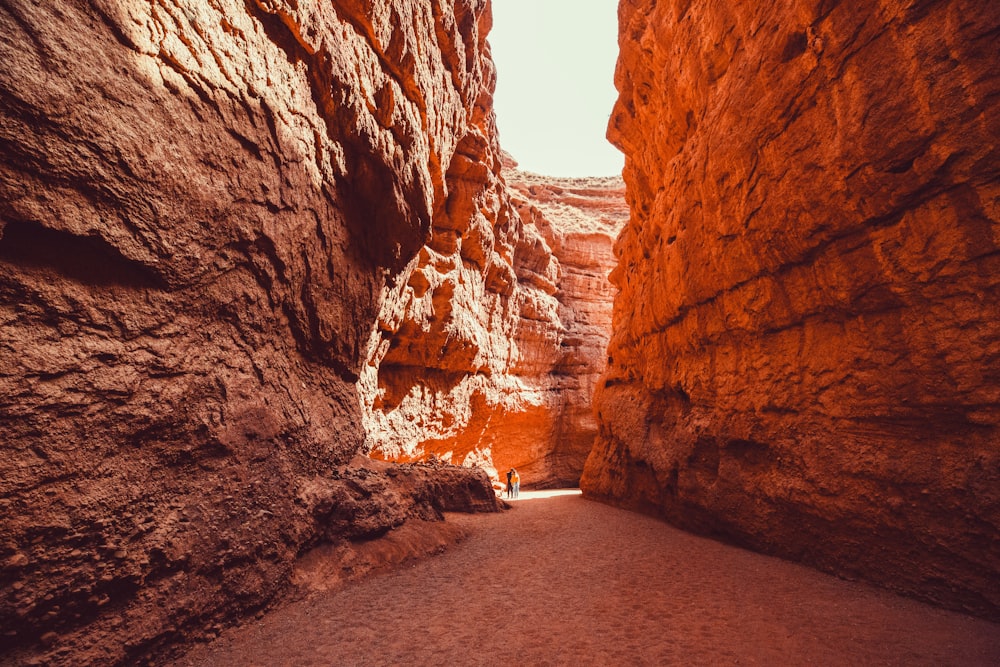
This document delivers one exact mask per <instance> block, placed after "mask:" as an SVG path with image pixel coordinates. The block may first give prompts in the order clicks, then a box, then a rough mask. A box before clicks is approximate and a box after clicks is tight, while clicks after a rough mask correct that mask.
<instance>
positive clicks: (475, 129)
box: [0, 0, 503, 664]
mask: <svg viewBox="0 0 1000 667" xmlns="http://www.w3.org/2000/svg"><path fill="white" fill-rule="evenodd" d="M489 21H490V13H489V10H488V3H487V0H433V1H432V2H426V3H413V2H402V1H399V2H380V3H371V2H360V1H357V0H330V1H327V2H323V3H297V2H291V1H289V2H284V1H282V0H252V1H250V2H243V1H236V0H218V1H215V2H212V3H204V2H188V1H184V0H168V1H164V2H156V3H148V2H137V1H128V0H117V1H116V0H90V1H85V0H74V1H67V2H58V3H37V2H28V1H21V0H5V1H4V2H3V3H0V35H2V38H0V63H2V64H0V150H2V154H3V160H2V161H0V323H2V325H0V442H2V443H3V456H2V457H0V514H2V515H3V517H4V519H3V522H2V524H0V592H2V596H0V629H2V632H0V651H2V652H3V653H5V654H7V655H8V656H16V657H17V658H18V659H19V658H24V659H28V658H29V657H31V656H35V657H37V658H39V659H40V660H41V661H43V662H45V663H46V664H83V663H86V662H88V661H92V662H97V663H100V664H114V663H119V662H129V663H131V662H134V661H136V660H139V659H140V658H141V657H142V656H145V655H148V654H150V653H151V652H152V653H155V652H157V651H160V650H161V649H163V648H164V647H166V646H169V644H170V643H171V642H176V641H180V640H183V639H184V638H187V637H190V636H196V635H198V634H200V633H202V632H204V630H205V628H209V627H211V626H212V625H213V624H214V623H217V622H220V621H223V620H224V619H226V618H228V617H230V616H231V615H233V614H239V613H243V612H246V611H247V610H252V609H255V608H259V607H260V606H262V605H265V604H267V603H268V602H269V601H270V600H272V599H273V598H274V597H275V595H276V594H277V593H278V592H279V591H280V590H281V589H282V588H283V587H284V586H285V585H287V583H288V581H289V577H290V574H291V571H292V563H293V561H294V559H295V557H296V556H297V555H299V554H300V553H303V552H304V551H306V550H308V549H311V548H313V547H314V546H316V545H317V544H320V543H324V542H331V541H336V540H342V539H348V538H357V539H361V538H364V539H367V538H370V537H372V536H374V535H378V534H380V533H381V532H384V531H386V530H388V529H390V528H391V527H393V526H395V525H398V523H399V522H401V521H403V520H404V519H405V518H406V517H407V516H409V515H413V514H416V515H417V516H420V517H422V518H427V516H428V513H429V512H430V513H431V514H433V512H431V510H430V509H428V508H432V509H434V511H438V510H439V509H441V508H439V507H436V506H435V505H434V503H432V502H430V501H428V500H427V496H428V495H429V494H427V493H423V494H420V493H417V494H403V495H401V496H399V498H398V499H397V500H398V502H397V501H393V502H384V498H386V497H388V496H392V494H394V493H395V492H392V491H391V489H392V488H393V484H392V479H393V478H392V477H391V476H389V475H388V473H385V472H365V471H364V470H363V469H359V468H358V467H357V466H356V465H352V464H351V461H352V459H353V458H354V457H355V455H356V454H357V453H358V452H359V451H360V450H362V449H363V445H364V439H365V436H364V432H363V429H362V415H361V411H360V407H359V397H358V392H357V388H356V382H357V380H358V377H359V375H360V374H361V370H362V366H363V365H364V363H365V360H366V354H367V343H368V341H369V338H370V335H371V331H372V329H373V327H374V324H375V322H376V319H377V315H378V313H379V312H380V310H381V307H382V305H381V302H382V298H383V290H384V288H385V285H386V284H387V283H388V282H391V281H392V280H394V279H395V277H396V276H399V275H402V274H401V273H400V272H401V271H402V270H403V269H405V268H406V267H407V266H408V264H409V262H410V261H411V259H412V258H413V257H414V255H415V254H416V253H417V252H418V250H420V249H421V248H422V247H423V245H424V244H425V242H426V241H427V238H428V236H429V232H430V230H431V228H432V220H434V221H435V222H434V224H433V226H434V228H435V229H436V228H437V227H438V226H439V223H438V222H437V221H438V219H439V216H441V215H442V212H445V213H447V215H448V216H449V218H448V219H449V220H451V221H452V223H453V224H455V225H459V224H464V223H462V222H461V218H462V216H463V215H473V214H475V212H476V211H478V210H479V209H480V207H481V206H482V205H483V203H482V200H483V199H484V198H489V197H498V196H499V194H498V193H497V191H496V190H495V189H491V188H493V186H494V185H495V183H494V181H492V180H490V179H488V178H486V176H487V175H486V174H483V173H481V171H478V168H479V167H478V164H477V160H479V159H485V160H486V161H487V162H488V161H489V160H491V159H493V158H492V157H491V154H490V151H491V150H493V148H494V147H495V143H496V140H495V131H494V129H493V125H492V115H491V112H490V105H489V100H490V96H491V94H492V89H493V83H494V71H493V66H492V63H491V62H490V60H489V57H488V47H487V46H486V43H485V36H486V33H487V31H488V29H489ZM440 224H445V223H440ZM488 245H489V244H488V243H486V242H485V241H484V242H483V244H482V246H481V247H488ZM469 247H470V248H472V244H470V246H469ZM470 253H471V254H470V255H469V256H470V257H472V260H470V261H476V260H477V256H476V255H475V249H471V250H470ZM478 261H485V258H483V257H478ZM502 278H503V276H498V277H497V278H496V279H498V280H499V279H502ZM359 475H361V476H368V477H371V475H381V476H382V477H384V480H383V481H382V482H379V483H378V484H374V486H370V488H369V486H366V485H365V484H362V483H361V482H360V481H359V479H360V478H359ZM460 477H461V479H460V480H459V481H455V482H454V484H458V485H459V486H463V485H465V484H466V483H468V484H471V485H472V487H471V488H473V489H478V491H473V492H470V493H478V494H479V498H480V500H479V501H477V502H481V503H485V505H486V506H489V507H494V506H495V504H494V503H495V500H494V498H493V494H492V492H491V491H490V490H489V487H488V485H487V482H486V477H485V475H483V474H481V473H478V472H471V471H470V472H467V473H463V474H462V475H461V476H460ZM366 479H367V477H366ZM397 495H398V494H397ZM438 495H439V494H438ZM358 525H363V526H366V527H365V528H363V529H362V530H361V533H358V532H357V530H358V528H357V526H358ZM347 526H352V527H351V528H350V529H348V528H347ZM12 659H14V658H12ZM5 661H6V658H2V657H0V662H5Z"/></svg>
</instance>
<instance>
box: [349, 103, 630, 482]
mask: <svg viewBox="0 0 1000 667" xmlns="http://www.w3.org/2000/svg"><path fill="white" fill-rule="evenodd" d="M490 118H492V117H490ZM481 136H484V137H485V136H491V135H490V134H489V133H488V132H485V131H484V132H483V133H482V135H481ZM467 150H469V151H479V152H478V153H475V154H473V153H470V156H471V157H470V160H469V161H466V160H464V159H463V161H462V162H460V163H459V164H460V165H461V166H460V169H461V174H462V180H461V189H459V190H457V191H456V193H455V194H452V195H451V196H450V198H449V205H448V206H447V207H445V209H444V211H439V214H440V216H441V217H435V219H434V225H433V229H432V238H431V241H430V242H429V243H428V244H427V246H425V247H424V248H423V249H422V250H421V251H420V253H419V255H418V259H417V260H416V263H415V265H414V266H413V267H412V269H411V271H410V273H409V274H408V275H406V276H404V277H403V279H401V281H400V286H399V287H397V288H396V290H394V291H393V292H391V293H390V295H389V296H388V298H387V299H386V300H385V301H384V306H383V312H382V316H381V319H380V328H379V330H378V331H376V332H375V333H374V334H373V337H372V340H371V343H370V349H371V356H370V359H369V365H368V367H367V369H366V372H365V373H363V374H362V379H361V382H360V386H361V393H362V397H363V403H364V405H365V406H366V408H369V409H368V410H367V413H366V429H367V431H368V434H369V443H370V446H371V447H372V455H373V456H377V457H380V458H386V459H390V460H395V461H413V460H424V459H427V458H429V457H431V456H434V457H438V458H441V459H443V460H446V461H450V462H452V463H456V464H462V465H477V466H480V467H483V468H484V469H486V470H487V471H489V472H490V474H491V476H492V477H493V478H494V480H495V481H497V483H498V486H499V481H500V480H499V475H498V473H497V471H498V470H500V471H505V470H507V469H508V468H510V467H511V466H514V467H516V468H517V469H518V470H519V471H520V473H521V476H522V479H523V483H524V485H525V486H526V487H544V486H560V485H567V486H571V485H575V484H576V483H577V482H578V480H579V476H580V473H581V471H582V470H583V463H584V460H585V459H586V456H587V454H588V453H589V451H590V448H591V446H592V444H593V440H594V436H595V435H596V424H595V422H594V419H593V414H592V412H591V407H590V405H591V395H592V391H593V386H594V384H595V381H596V378H597V377H598V376H599V375H600V373H601V372H602V371H603V368H604V358H605V355H604V350H605V346H606V344H607V336H608V334H607V331H608V325H609V324H610V309H611V299H612V290H613V288H612V286H611V284H610V283H609V282H608V281H607V274H608V272H609V271H610V270H611V267H612V264H613V260H614V258H613V255H612V253H611V245H612V240H613V238H614V236H615V235H616V234H617V231H618V230H619V229H620V227H621V225H622V224H623V222H624V220H625V218H626V217H627V215H628V211H627V207H626V206H625V203H624V197H623V188H624V185H623V183H622V182H621V180H620V179H616V178H610V179H555V178H549V177H542V176H537V175H534V174H527V173H522V172H517V171H515V170H513V168H508V169H506V170H503V169H502V167H503V164H502V158H501V155H500V152H499V148H498V147H497V146H496V145H495V143H494V144H493V145H489V144H487V143H485V142H476V143H469V145H468V149H467ZM470 164H475V165H478V166H477V167H476V168H474V169H473V168H472V167H470V166H469V165H470ZM485 167H488V168H485ZM453 168H454V165H453ZM477 179H478V180H477ZM512 197H513V200H512V199H511V198H512ZM470 246H471V247H472V249H473V250H472V251H469V250H467V249H468V248H469V247H470ZM487 258H488V259H487Z"/></svg>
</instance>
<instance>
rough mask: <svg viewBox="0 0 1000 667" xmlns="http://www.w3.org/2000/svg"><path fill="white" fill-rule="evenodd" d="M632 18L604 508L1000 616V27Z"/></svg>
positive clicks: (646, 11)
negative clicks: (627, 210) (656, 517)
mask: <svg viewBox="0 0 1000 667" xmlns="http://www.w3.org/2000/svg"><path fill="white" fill-rule="evenodd" d="M620 19H621V25H620V41H621V45H622V53H621V58H620V61H619V67H618V74H617V85H618V87H619V90H620V93H621V95H620V100H619V102H618V105H617V106H616V109H615V112H614V114H613V117H612V120H611V124H610V128H609V136H610V138H611V139H612V140H613V141H614V142H615V143H616V144H618V145H619V146H620V147H621V148H622V149H623V150H624V151H625V153H626V168H625V174H624V175H625V180H626V184H627V197H628V201H629V204H630V207H631V210H632V219H631V223H630V224H629V225H628V226H627V227H626V228H625V231H624V232H623V234H622V236H621V238H620V240H619V241H618V244H617V247H616V252H617V254H618V257H619V266H618V268H617V269H616V270H615V273H614V274H613V280H614V282H615V284H616V285H617V287H618V289H619V293H618V296H617V298H616V303H615V310H614V333H613V335H612V340H611V343H610V346H609V356H610V357H611V359H612V361H611V363H610V366H609V369H608V372H607V374H606V376H605V378H604V381H603V383H602V386H601V388H599V390H598V394H599V395H598V398H597V404H596V405H597V409H598V411H599V422H600V429H601V434H600V437H599V441H598V443H597V445H596V446H595V450H594V452H593V454H592V455H591V457H590V459H589V460H588V463H587V468H586V471H585V473H584V479H583V482H582V484H583V486H584V490H585V492H586V493H587V494H588V495H590V496H591V497H598V498H605V499H608V500H612V501H613V502H617V503H621V504H624V505H627V506H631V507H636V508H642V509H645V510H647V511H651V512H655V513H658V514H660V515H662V516H665V517H667V518H669V519H670V520H672V521H674V522H677V523H679V524H681V525H684V526H686V527H689V528H692V529H695V530H698V531H702V532H706V533H710V534H714V535H719V536H723V537H725V538H728V539H731V540H735V541H737V542H739V543H741V544H745V545H749V546H751V547H754V548H757V549H761V550H764V551H767V552H770V553H774V554H778V555H781V556H785V557H789V558H794V559H798V560H802V561H805V562H808V563H811V564H814V565H817V566H819V567H821V568H823V569H825V570H828V571H831V572H836V573H838V574H842V575H847V576H852V577H854V576H856V577H863V578H866V579H869V580H872V581H875V582H879V583H881V584H884V585H888V586H891V587H893V588H895V589H898V590H900V591H904V592H906V593H909V594H913V595H917V596H920V597H922V598H924V599H927V600H932V601H935V602H938V603H940V604H943V605H947V606H950V607H954V608H958V609H966V610H969V611H973V612H976V613H980V614H986V615H990V616H993V617H994V618H997V617H1000V587H998V586H997V582H998V581H1000V541H998V540H997V535H1000V431H998V424H1000V252H998V247H1000V210H998V202H1000V153H998V143H997V142H998V137H1000V57H998V50H997V40H998V35H1000V5H998V4H996V3H984V2H975V1H965V0H929V1H926V2H911V1H908V0H895V1H892V2H881V3H870V2H863V1H861V0H844V1H841V2H829V1H826V0H817V1H814V2H787V1H785V2H778V3H737V4H733V3H716V2H709V1H707V0H693V1H692V0H684V1H676V2H652V1H650V0H623V2H622V4H621V9H620Z"/></svg>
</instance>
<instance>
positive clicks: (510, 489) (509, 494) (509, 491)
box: [507, 468, 514, 498]
mask: <svg viewBox="0 0 1000 667" xmlns="http://www.w3.org/2000/svg"><path fill="white" fill-rule="evenodd" d="M513 476H514V469H513V468H511V469H510V470H508V471H507V497H508V498H511V497H513V494H514V487H513V486H512V485H511V482H510V478H511V477H513Z"/></svg>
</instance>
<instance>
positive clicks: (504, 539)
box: [175, 491, 1000, 667]
mask: <svg viewBox="0 0 1000 667" xmlns="http://www.w3.org/2000/svg"><path fill="white" fill-rule="evenodd" d="M512 504H513V506H514V507H513V509H512V510H510V511H507V512H504V513H502V514H495V515H472V516H470V515H450V516H449V517H448V520H449V521H452V522H455V523H457V524H459V525H460V526H461V527H463V528H464V529H466V530H467V531H468V532H469V537H468V538H467V539H465V540H464V541H463V542H462V543H460V544H458V545H457V546H454V547H452V548H450V549H448V550H447V551H446V552H445V553H443V554H442V555H440V556H436V557H433V558H428V559H425V560H422V561H420V562H417V563H415V564H409V565H404V566H401V567H399V568H396V569H394V570H391V571H388V572H384V573H381V574H377V575H373V576H370V577H368V578H366V579H363V580H360V581H355V582H353V583H349V584H347V585H345V586H344V587H341V588H339V589H337V590H333V591H328V592H322V593H314V594H312V595H311V596H309V597H308V598H306V599H303V600H299V601H296V602H292V603H290V604H288V605H286V606H284V607H282V608H280V609H278V610H276V611H274V612H272V613H270V614H268V615H266V616H265V617H263V618H262V619H260V620H258V621H252V622H250V623H249V624H247V625H245V626H243V627H241V628H235V629H232V630H229V631H226V632H225V633H223V635H222V636H221V637H220V638H219V639H217V640H216V641H214V642H213V643H211V644H208V645H203V646H199V647H196V648H195V649H194V650H192V651H191V652H190V653H188V654H187V655H186V656H184V657H182V658H181V659H179V660H178V661H176V663H175V666H176V667H187V666H199V667H200V666H210V665H211V666H213V667H222V666H226V665H234V666H236V665H239V666H240V667H249V666H254V665H259V666H261V667H265V666H267V667H276V666H279V665H288V666H292V665H294V666H296V667H303V666H308V665H317V666H318V665H322V666H324V667H327V666H331V665H444V664H451V665H504V666H507V665H517V664H532V665H626V664H628V665H907V666H915V665H963V666H965V665H1000V625H997V624H993V623H989V622H987V621H983V620H978V619H974V618H970V617H966V616H962V615H960V614H955V613H951V612H946V611H942V610H940V609H936V608H934V607H930V606H927V605H924V604H921V603H919V602H915V601H913V600H909V599H905V598H900V597H897V596H895V595H892V594H890V593H887V592H884V591H881V590H878V589H874V588H871V587H868V586H866V585H862V584H858V583H853V582H846V581H842V580H839V579H836V578H834V577H830V576H827V575H824V574H821V573H819V572H816V571H814V570H810V569H808V568H805V567H802V566H799V565H795V564H792V563H788V562H785V561H782V560H778V559H775V558H770V557H767V556H761V555H759V554H755V553H751V552H748V551H743V550H741V549H737V548H734V547H730V546H726V545H723V544H720V543H717V542H713V541H711V540H707V539H704V538H700V537H696V536H693V535H689V534H687V533H684V532H681V531H679V530H677V529H675V528H672V527H671V526H668V525H666V524H664V523H661V522H659V521H656V520H654V519H650V518H648V517H645V516H641V515H637V514H632V513H630V512H625V511H622V510H618V509H614V508H612V507H607V506H605V505H602V504H599V503H595V502H591V501H588V500H584V499H583V498H582V497H580V496H579V492H565V491H564V492H522V493H521V498H520V499H519V500H516V501H513V503H512Z"/></svg>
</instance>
